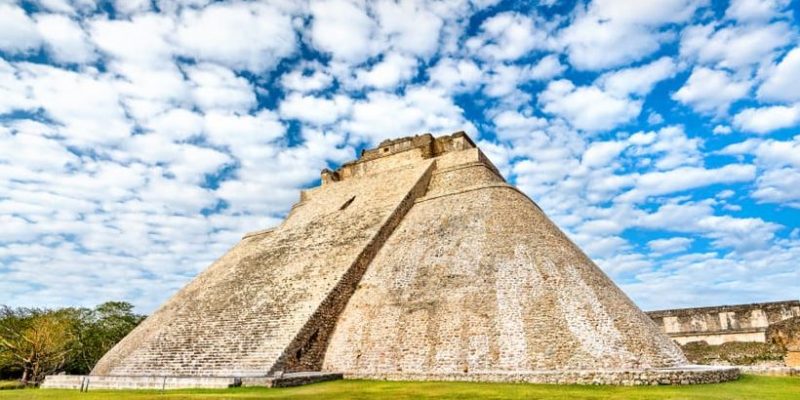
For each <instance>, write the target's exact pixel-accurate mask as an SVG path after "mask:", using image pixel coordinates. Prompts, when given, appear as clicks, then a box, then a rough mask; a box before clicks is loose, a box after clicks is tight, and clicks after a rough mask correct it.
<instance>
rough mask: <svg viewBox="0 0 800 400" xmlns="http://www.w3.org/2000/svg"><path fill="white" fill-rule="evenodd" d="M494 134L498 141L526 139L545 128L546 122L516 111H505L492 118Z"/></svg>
mask: <svg viewBox="0 0 800 400" xmlns="http://www.w3.org/2000/svg"><path fill="white" fill-rule="evenodd" d="M492 122H494V126H495V134H496V135H497V137H498V139H500V140H513V139H520V138H528V137H530V136H531V135H532V134H533V133H534V132H535V131H537V130H539V129H541V128H544V127H545V126H547V120H546V119H544V118H539V117H536V116H532V115H525V114H521V113H519V112H517V111H511V110H506V111H502V112H500V113H498V114H497V115H496V116H494V118H492Z"/></svg>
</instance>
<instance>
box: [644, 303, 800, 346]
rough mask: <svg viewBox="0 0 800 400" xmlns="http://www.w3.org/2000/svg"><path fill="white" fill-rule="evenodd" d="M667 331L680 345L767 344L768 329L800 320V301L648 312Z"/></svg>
mask: <svg viewBox="0 0 800 400" xmlns="http://www.w3.org/2000/svg"><path fill="white" fill-rule="evenodd" d="M647 315H649V316H650V317H651V318H652V319H653V320H654V321H655V323H656V324H657V325H658V326H659V327H660V328H661V330H662V331H663V332H665V333H666V334H667V335H669V336H670V337H671V338H672V339H673V340H675V341H676V342H678V343H681V344H685V343H689V342H696V341H705V342H706V343H708V344H712V345H718V344H722V343H726V342H765V341H766V331H767V328H768V327H769V326H770V325H772V324H774V323H777V322H780V321H783V320H786V319H789V318H793V317H800V301H797V300H792V301H781V302H772V303H755V304H741V305H729V306H718V307H702V308H684V309H674V310H660V311H651V312H648V313H647Z"/></svg>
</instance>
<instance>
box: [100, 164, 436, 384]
mask: <svg viewBox="0 0 800 400" xmlns="http://www.w3.org/2000/svg"><path fill="white" fill-rule="evenodd" d="M416 161H417V162H415V163H413V164H409V163H408V162H396V163H395V164H396V168H394V170H393V171H392V172H391V174H390V176H391V179H386V177H385V176H382V175H365V176H361V177H360V178H359V179H352V180H344V181H341V182H338V183H337V184H336V185H327V186H324V187H322V188H318V189H316V190H311V191H306V192H305V193H304V195H303V198H302V201H301V202H300V203H299V204H298V205H296V206H295V207H294V208H293V210H292V212H291V214H290V215H289V217H288V218H287V220H286V221H284V223H283V224H282V225H281V226H279V227H277V228H276V229H274V230H271V231H267V232H264V233H261V234H255V235H248V236H247V237H246V238H245V239H243V240H242V242H240V243H239V244H237V245H236V246H235V247H234V248H233V249H232V250H231V251H230V252H229V253H228V254H226V255H225V256H223V257H222V258H221V259H220V260H218V261H217V262H216V263H214V264H213V265H212V266H211V267H210V268H209V269H208V270H206V271H205V272H203V273H202V274H201V275H200V276H198V278H196V279H195V280H194V281H193V282H192V283H190V284H189V285H188V286H187V287H186V288H184V289H182V290H181V291H180V292H179V293H178V294H177V295H176V296H174V297H173V298H172V299H170V300H169V301H168V302H167V303H166V304H165V305H164V306H163V307H162V308H160V309H159V310H158V311H156V312H155V313H154V314H153V315H152V316H150V317H149V318H148V319H147V320H146V321H144V322H143V323H142V324H141V325H140V326H139V327H138V328H136V329H135V330H134V331H133V332H132V333H131V334H130V335H128V336H127V337H126V338H125V339H124V340H123V341H122V342H120V343H119V344H118V345H117V346H115V348H114V349H112V350H111V351H110V352H109V353H108V354H106V355H105V356H104V357H103V359H101V360H100V362H99V363H98V364H97V366H96V367H95V368H94V370H93V371H92V374H94V375H120V376H146V375H178V376H199V375H212V376H263V375H265V374H267V373H269V372H271V371H275V370H287V371H291V370H308V369H313V368H317V369H318V368H319V366H318V364H319V363H320V361H321V359H322V356H321V353H322V352H324V349H325V348H326V343H327V337H328V332H329V330H330V329H331V327H332V326H333V324H334V322H335V320H336V318H337V317H338V312H339V310H340V309H341V308H343V306H344V304H345V303H346V301H347V298H348V297H349V293H350V292H352V290H354V288H355V286H356V284H357V282H358V281H359V279H360V277H361V274H363V271H364V269H365V268H366V266H367V265H368V264H369V261H370V260H371V258H372V256H373V255H374V253H375V251H376V249H377V247H379V245H380V243H382V242H383V241H384V240H385V238H386V237H387V236H388V235H389V234H390V233H391V230H392V229H393V228H394V226H395V225H397V223H398V222H399V220H400V219H402V216H403V214H404V213H405V212H406V211H407V210H408V208H410V207H411V205H412V204H413V201H414V199H415V197H416V196H419V195H420V194H421V191H424V189H425V187H427V184H428V179H429V175H430V171H431V168H432V161H430V160H420V159H417V160H416ZM389 162H392V161H391V160H390V161H389ZM345 206H346V207H345ZM342 208H343V209H342Z"/></svg>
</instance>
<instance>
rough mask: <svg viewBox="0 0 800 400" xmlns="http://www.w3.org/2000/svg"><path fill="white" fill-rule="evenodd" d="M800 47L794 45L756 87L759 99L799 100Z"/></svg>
mask: <svg viewBox="0 0 800 400" xmlns="http://www.w3.org/2000/svg"><path fill="white" fill-rule="evenodd" d="M798 76H800V47H795V48H794V49H792V51H790V52H789V53H788V54H786V56H785V57H784V58H783V60H781V62H780V63H779V64H778V65H777V66H775V67H774V69H773V70H772V71H771V73H769V75H768V76H767V78H766V80H765V81H764V83H763V84H762V85H761V87H759V88H758V91H757V94H758V98H759V99H763V100H773V101H797V100H800V79H798V78H797V77H798Z"/></svg>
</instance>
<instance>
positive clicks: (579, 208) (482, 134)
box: [0, 0, 800, 312]
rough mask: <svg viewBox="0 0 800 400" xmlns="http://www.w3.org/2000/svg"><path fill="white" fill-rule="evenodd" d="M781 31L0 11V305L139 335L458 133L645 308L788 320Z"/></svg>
mask: <svg viewBox="0 0 800 400" xmlns="http://www.w3.org/2000/svg"><path fill="white" fill-rule="evenodd" d="M798 13H800V7H798V3H796V2H790V1H785V0H766V1H762V0H736V1H732V2H730V3H728V2H723V1H711V2H709V1H701V0H658V1H656V0H653V1H647V2H631V1H626V0H603V1H591V2H583V1H577V2H575V1H567V2H557V1H538V2H537V1H527V2H504V1H499V2H498V1H493V0H476V1H471V2H470V1H452V2H426V1H421V0H402V1H373V2H357V1H352V2H351V1H346V0H326V1H312V2H309V3H306V2H294V1H267V2H245V1H233V2H211V1H205V0H185V1H163V2H162V1H156V0H154V1H149V0H144V1H132V0H126V1H117V2H115V1H99V2H94V1H91V0H74V1H69V0H41V1H23V2H14V1H0V58H2V59H1V60H0V222H1V223H2V225H1V226H2V227H3V229H1V230H0V304H2V303H4V304H9V305H14V306H65V305H85V306H89V305H93V304H96V303H99V302H102V301H106V300H128V301H131V302H132V303H134V304H135V305H136V306H137V309H138V310H139V311H141V312H150V311H152V310H153V309H154V308H155V307H157V306H158V304H160V303H161V302H163V301H164V300H165V299H166V298H167V297H168V296H169V295H171V294H172V293H174V292H175V291H176V290H177V289H178V288H180V287H181V286H182V285H184V284H185V283H186V282H187V281H188V280H190V279H191V278H192V277H193V276H194V275H195V274H196V273H198V272H199V271H201V270H202V269H203V268H205V267H206V266H207V265H208V264H209V263H210V262H212V261H213V260H214V259H215V258H217V257H219V256H220V255H221V254H223V253H224V252H225V251H226V249H228V248H229V247H230V246H232V245H233V244H234V243H236V241H238V239H239V238H240V236H241V234H242V233H244V232H246V231H251V230H257V229H262V228H266V227H269V226H272V225H275V224H277V223H279V222H280V220H281V219H282V217H283V216H284V215H285V214H286V212H287V210H288V209H289V208H290V207H291V205H292V204H293V203H294V202H295V201H297V200H298V197H299V189H301V188H304V187H309V186H314V185H316V184H317V183H318V178H319V171H320V170H321V169H323V168H325V167H335V166H337V165H338V164H341V163H343V162H346V161H348V160H350V159H352V158H354V156H355V154H356V152H357V151H358V150H360V149H362V148H364V147H369V146H373V145H375V144H377V143H378V142H380V141H381V140H383V139H385V138H393V137H400V136H407V135H411V134H417V133H423V132H432V133H434V134H448V133H451V132H454V131H458V130H465V131H466V132H468V133H469V134H470V135H471V136H472V137H473V138H474V139H475V140H476V141H477V142H478V143H479V145H480V146H481V148H482V149H483V150H484V152H485V153H486V154H487V155H488V156H489V157H490V158H491V159H492V161H493V162H494V163H495V164H496V165H497V166H498V167H499V168H500V170H501V171H502V172H503V174H504V175H505V176H506V177H507V179H508V180H509V181H510V182H512V183H514V184H516V185H517V186H518V187H519V188H520V189H521V190H523V191H524V192H525V193H527V194H528V195H529V196H530V197H531V198H532V199H533V200H534V201H536V202H537V203H538V204H539V205H540V206H541V207H542V209H544V210H545V212H547V214H548V215H549V216H550V217H551V218H552V219H553V220H554V221H555V222H556V223H557V224H558V225H559V226H560V227H561V228H562V229H563V230H564V231H565V232H567V234H568V235H569V236H570V237H571V238H572V239H573V240H574V241H576V242H577V243H578V244H579V245H580V246H581V247H582V248H584V249H585V251H586V252H587V253H588V254H589V255H590V256H591V257H592V258H593V259H594V260H595V261H596V262H597V263H598V265H600V267H601V268H603V269H604V270H605V271H606V272H607V273H608V274H609V275H610V276H611V277H612V278H613V279H614V280H615V281H616V282H617V283H618V284H619V285H620V286H621V287H622V288H623V289H624V290H625V291H626V293H628V294H629V295H630V296H631V297H632V298H633V299H634V300H635V301H636V302H637V303H638V304H639V305H640V306H641V307H642V308H644V309H656V308H669V307H682V306H702V305H713V304H725V303H742V302H755V301H768V300H782V299H796V298H797V297H798V293H800V291H798V289H800V263H798V260H800V228H799V227H798V225H800V129H799V128H800V42H798V37H800V36H799V35H800V29H798V28H799V27H798V22H797V21H798V18H800V15H798Z"/></svg>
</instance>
